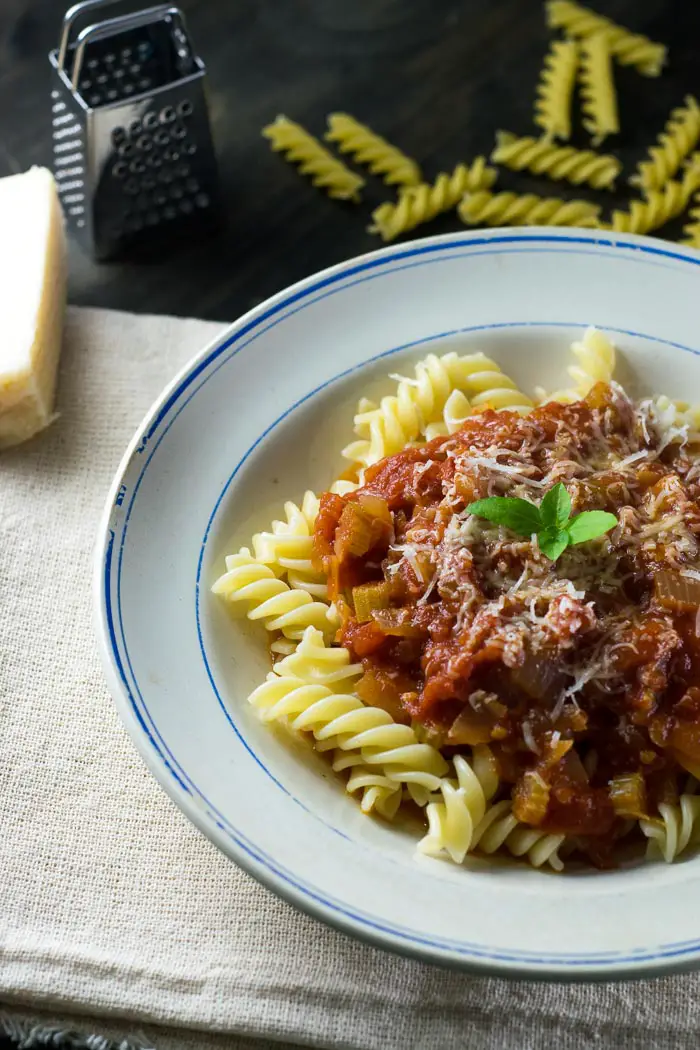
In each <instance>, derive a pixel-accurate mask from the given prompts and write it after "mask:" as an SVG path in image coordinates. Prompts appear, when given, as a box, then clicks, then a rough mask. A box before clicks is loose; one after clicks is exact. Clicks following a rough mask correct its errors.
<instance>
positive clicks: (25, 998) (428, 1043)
mask: <svg viewBox="0 0 700 1050" xmlns="http://www.w3.org/2000/svg"><path fill="white" fill-rule="evenodd" d="M218 327H220V326H217V325H212V324H205V323H203V322H199V321H182V320H176V319H173V318H164V317H134V316H131V315H125V314H116V313H108V312H103V311H96V310H72V311H70V312H69V314H68V320H67V329H66V345H65V351H64V356H63V360H62V372H61V383H60V393H59V408H60V413H61V414H60V418H59V419H58V421H57V422H56V423H55V424H54V425H53V426H52V427H51V428H50V429H49V430H48V431H46V432H45V433H44V434H43V435H41V436H40V437H39V438H38V439H36V440H35V441H33V442H31V443H30V444H28V445H26V446H24V447H21V448H18V449H16V450H12V451H9V452H7V453H3V454H2V455H0V1004H2V1005H0V1031H1V1030H2V1026H3V1025H4V1026H5V1028H6V1029H8V1030H9V1028H10V1027H11V1026H12V1025H15V1026H16V1032H17V1034H19V1035H23V1034H26V1033H27V1032H28V1030H29V1027H31V1024H32V1023H36V1024H37V1025H38V1026H39V1027H38V1028H37V1032H39V1033H42V1032H43V1034H44V1036H45V1037H46V1038H45V1039H44V1043H48V1041H49V1037H50V1033H51V1030H52V1026H53V1028H54V1029H56V1030H65V1028H67V1027H69V1028H72V1029H74V1030H76V1031H77V1032H82V1033H89V1032H92V1033H95V1032H96V1033H101V1034H102V1035H103V1036H104V1040H103V1041H95V1040H94V1039H93V1040H92V1041H88V1042H85V1043H84V1044H82V1043H81V1044H80V1045H85V1046H90V1047H93V1048H94V1050H107V1048H108V1047H109V1048H110V1050H111V1048H112V1047H114V1048H115V1050H116V1047H117V1046H119V1045H120V1043H119V1041H120V1040H121V1039H125V1038H128V1039H129V1041H130V1043H129V1046H138V1045H141V1046H154V1047H156V1048H157V1050H195V1048H196V1050H224V1048H228V1047H231V1048H233V1047H238V1048H239V1050H244V1048H245V1050H249V1048H250V1047H251V1046H258V1047H260V1046H261V1045H262V1044H260V1043H256V1042H255V1041H253V1042H251V1039H252V1040H255V1037H257V1038H259V1039H264V1040H266V1041H267V1040H270V1039H273V1040H279V1041H282V1042H283V1043H284V1045H287V1046H289V1045H290V1044H292V1043H299V1044H304V1045H315V1046H324V1047H333V1048H335V1047H353V1048H363V1050H375V1048H376V1050H394V1048H396V1050H406V1048H411V1047H436V1048H439V1050H443V1048H444V1050H450V1048H453V1047H454V1048H457V1047H459V1048H460V1050H461V1048H463V1047H465V1046H469V1047H479V1048H481V1047H485V1048H487V1050H496V1048H498V1050H501V1048H503V1047H507V1048H510V1047H513V1048H514V1050H515V1048H518V1050H528V1048H533V1050H547V1048H550V1047H551V1048H552V1050H554V1048H556V1050H573V1048H576V1050H579V1048H580V1047H582V1046H584V1045H586V1046H588V1045H595V1046H596V1047H598V1048H601V1050H606V1048H610V1050H647V1048H648V1047H651V1046H655V1047H657V1048H659V1050H683V1048H686V1047H687V1048H691V1047H693V1048H694V1047H695V1044H696V1041H697V1040H696V1035H695V1033H696V1030H697V1028H698V1023H699V1022H700V980H699V979H698V978H696V977H695V976H686V977H676V978H667V979H664V980H662V981H658V982H645V983H644V984H632V983H626V984H621V985H611V984H608V985H598V986H590V985H589V986H554V985H543V984H526V983H513V984H511V983H507V982H505V981H500V980H487V979H477V978H472V977H468V976H465V975H462V974H455V973H449V972H446V971H443V970H440V969H438V968H436V967H431V966H425V965H422V964H419V963H416V962H413V961H409V960H405V959H401V958H398V957H395V956H393V955H389V954H386V953H384V952H382V951H379V950H377V949H373V948H370V947H367V946H366V945H363V944H359V943H356V942H354V941H352V940H350V939H349V938H347V937H345V936H344V935H342V934H339V933H336V932H335V931H333V930H330V929H327V928H326V927H325V926H323V925H321V924H319V923H317V922H315V921H314V920H313V919H310V918H307V917H306V916H304V915H301V914H298V913H297V912H295V911H294V910H293V909H292V908H291V907H289V905H287V904H284V903H283V902H282V901H279V900H277V898H276V897H274V896H273V895H272V894H270V893H269V892H268V891H267V890H264V889H262V888H261V887H260V886H258V885H257V884H256V883H255V882H253V880H252V879H250V878H249V877H248V876H247V875H244V874H243V872H241V871H239V870H238V869H237V868H236V867H235V865H233V864H232V863H231V862H230V861H228V860H227V859H226V858H225V857H223V856H222V855H221V854H219V853H218V852H217V851H216V850H215V849H214V848H213V846H211V845H210V844H209V843H208V842H207V841H206V840H205V839H204V838H203V837H202V836H201V835H200V834H199V833H198V832H197V831H195V829H194V828H193V827H192V826H191V825H190V824H189V823H188V822H187V820H186V819H185V818H184V817H183V816H182V815H181V814H180V812H179V811H178V810H177V809H176V808H175V807H174V806H173V805H172V803H171V802H170V801H169V800H168V799H167V798H166V796H165V795H164V794H163V793H162V792H161V790H160V788H159V787H158V786H157V784H156V782H155V781H154V780H153V778H152V777H151V776H150V774H149V773H147V772H146V769H145V767H144V766H143V764H142V762H141V759H140V758H139V756H138V754H137V753H136V750H135V749H134V747H133V746H132V744H131V742H130V741H129V739H128V738H127V737H126V734H125V733H124V731H123V729H122V727H121V725H120V723H119V720H118V718H117V716H116V713H115V711H114V708H113V705H112V703H111V700H110V698H109V696H108V694H107V691H106V689H105V686H104V684H103V680H102V675H101V672H100V668H99V663H98V658H97V655H96V652H95V644H94V641H93V632H92V624H91V600H90V585H91V555H92V548H93V542H94V537H95V531H96V528H97V523H98V519H99V516H100V513H101V511H102V506H103V502H104V499H105V494H106V491H107V488H108V485H109V482H110V480H111V477H112V474H113V472H114V470H115V468H116V466H117V464H118V461H119V458H120V456H121V453H122V451H123V449H124V446H125V445H126V442H127V441H128V439H129V437H130V436H131V434H132V431H133V430H134V428H135V427H136V425H137V424H138V422H139V420H140V419H141V417H142V415H143V413H144V412H145V411H146V409H147V408H148V406H149V405H150V403H151V401H152V399H153V398H154V397H155V396H156V395H157V394H158V392H159V391H160V389H161V387H162V386H163V385H164V383H165V382H166V381H167V380H169V379H170V378H171V377H172V375H173V373H174V372H175V371H176V370H177V369H179V368H180V366H181V365H182V364H183V363H184V362H185V361H186V360H187V359H188V358H189V357H190V356H191V355H192V354H193V353H194V352H195V351H196V350H198V349H199V348H200V347H202V346H203V345H204V344H205V343H207V342H208V341H209V340H210V339H211V338H212V336H213V335H214V334H215V332H216V331H217V329H218ZM290 495H291V494H290ZM639 921H640V927H641V926H642V925H643V923H644V916H643V915H640V917H639ZM591 922H595V915H591ZM563 947H565V946H563ZM3 1010H4V1011H5V1013H4V1014H3ZM42 1011H43V1014H42ZM70 1015H72V1018H73V1019H72V1020H70ZM42 1026H43V1027H42ZM47 1033H48V1034H47ZM237 1037H245V1038H244V1041H243V1042H239V1039H238V1038H237ZM66 1038H68V1037H66ZM70 1038H71V1039H72V1036H71V1037H70ZM51 1045H54V1044H51ZM55 1045H70V1046H73V1045H78V1044H77V1043H74V1042H65V1043H59V1042H56V1043H55Z"/></svg>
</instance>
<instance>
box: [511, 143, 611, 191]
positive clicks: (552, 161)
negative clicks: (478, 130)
mask: <svg viewBox="0 0 700 1050" xmlns="http://www.w3.org/2000/svg"><path fill="white" fill-rule="evenodd" d="M491 160H492V161H493V162H494V163H495V164H504V165H505V166H506V167H507V168H510V169H511V170H512V171H531V172H532V173H533V175H546V176H547V178H549V179H553V180H554V181H562V180H563V181H566V182H571V183H573V185H575V186H580V185H582V184H584V183H585V184H586V185H588V186H592V187H593V188H594V189H596V190H603V189H605V190H612V189H614V188H615V179H616V178H617V176H618V175H619V174H620V171H621V170H622V164H621V163H620V161H619V160H618V159H617V157H612V156H610V155H606V154H603V153H595V152H594V151H593V150H590V149H574V147H573V146H558V145H557V144H556V143H554V142H552V141H551V140H550V139H548V138H547V137H546V136H544V137H543V138H539V139H536V138H531V137H529V136H525V137H522V138H520V137H518V136H517V135H513V134H512V133H511V132H510V131H497V132H496V148H495V149H494V151H493V153H492V154H491Z"/></svg>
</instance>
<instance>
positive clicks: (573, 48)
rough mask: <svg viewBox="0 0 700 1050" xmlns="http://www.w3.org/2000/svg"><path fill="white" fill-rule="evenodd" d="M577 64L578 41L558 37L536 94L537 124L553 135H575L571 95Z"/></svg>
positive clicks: (552, 136)
mask: <svg viewBox="0 0 700 1050" xmlns="http://www.w3.org/2000/svg"><path fill="white" fill-rule="evenodd" d="M577 68H578V45H577V44H576V43H575V41H573V40H555V41H554V42H553V44H552V46H551V48H550V50H549V51H548V52H547V55H546V57H545V60H544V65H543V67H542V72H541V74H540V80H539V83H538V85H537V95H536V98H535V117H534V120H535V124H537V126H538V127H540V128H542V130H543V131H544V132H545V134H546V135H547V136H548V137H549V138H554V137H556V138H560V139H568V138H571V96H572V94H573V90H574V81H575V80H576V69H577Z"/></svg>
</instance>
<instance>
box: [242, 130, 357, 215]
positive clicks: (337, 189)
mask: <svg viewBox="0 0 700 1050" xmlns="http://www.w3.org/2000/svg"><path fill="white" fill-rule="evenodd" d="M262 134H263V135H264V137H265V138H266V139H268V140H269V142H270V145H271V147H272V149H273V150H275V152H276V153H284V155H285V158H286V159H287V160H288V161H290V162H291V163H292V164H296V165H298V168H299V171H300V173H301V174H302V175H308V176H309V178H310V179H311V181H312V182H313V184H314V186H318V187H319V189H323V190H325V191H326V193H327V194H328V196H329V197H335V198H336V199H337V200H344V201H359V199H360V190H361V189H362V187H363V186H364V184H365V180H364V179H363V178H362V177H361V176H360V175H358V174H357V173H356V172H354V171H351V170H350V168H348V167H347V166H346V165H345V164H343V162H342V160H338V158H337V157H334V156H333V154H332V153H330V152H329V151H328V150H327V149H326V147H325V146H322V145H321V143H320V142H319V141H318V139H315V138H314V137H313V135H310V134H309V132H308V131H306V129H305V128H302V126H301V125H300V124H295V123H294V121H293V120H289V119H288V118H287V117H285V116H279V117H277V119H276V120H275V121H273V123H272V124H268V125H267V126H266V127H264V128H263V129H262Z"/></svg>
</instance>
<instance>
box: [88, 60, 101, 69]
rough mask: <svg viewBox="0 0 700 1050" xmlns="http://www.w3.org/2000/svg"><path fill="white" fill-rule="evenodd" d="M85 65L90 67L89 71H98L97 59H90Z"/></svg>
mask: <svg viewBox="0 0 700 1050" xmlns="http://www.w3.org/2000/svg"><path fill="white" fill-rule="evenodd" d="M85 65H86V66H87V67H88V69H97V67H98V65H99V62H98V61H97V59H96V58H89V59H88V60H87V62H86V63H85Z"/></svg>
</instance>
